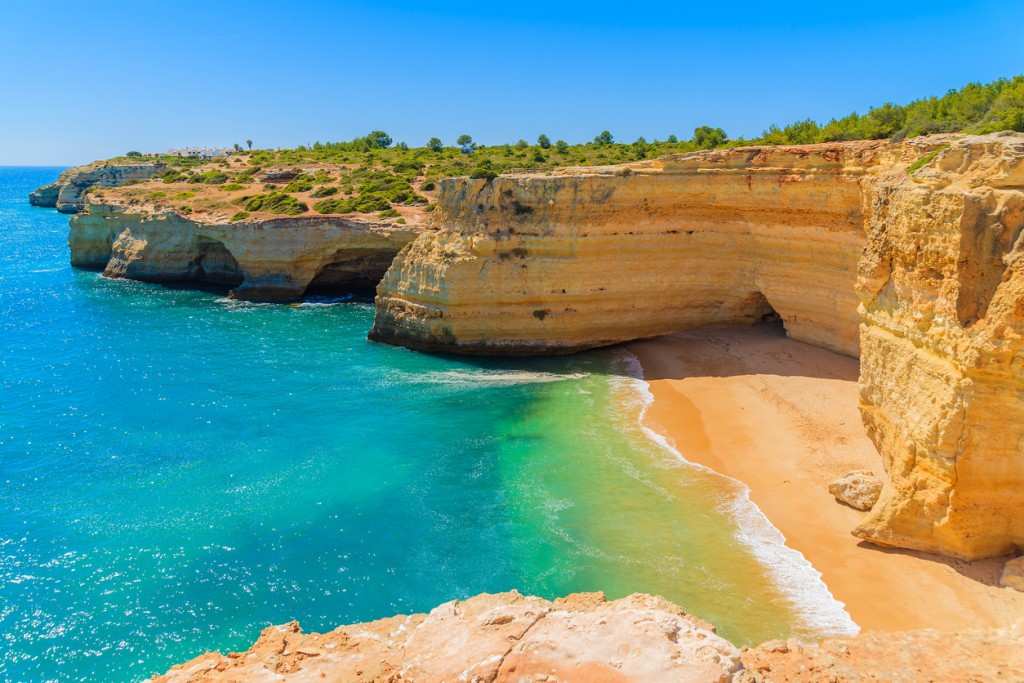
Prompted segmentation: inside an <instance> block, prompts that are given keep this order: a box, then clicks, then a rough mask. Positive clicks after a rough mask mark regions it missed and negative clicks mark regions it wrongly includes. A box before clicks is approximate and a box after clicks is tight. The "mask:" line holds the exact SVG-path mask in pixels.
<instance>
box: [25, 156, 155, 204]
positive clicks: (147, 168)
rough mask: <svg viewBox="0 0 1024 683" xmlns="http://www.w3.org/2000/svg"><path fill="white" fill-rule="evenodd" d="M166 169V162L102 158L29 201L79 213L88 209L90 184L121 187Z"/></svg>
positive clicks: (67, 173)
mask: <svg viewBox="0 0 1024 683" xmlns="http://www.w3.org/2000/svg"><path fill="white" fill-rule="evenodd" d="M166 170H167V167H166V166H165V165H164V164H162V163H157V162H144V161H140V162H132V163H129V162H124V163H119V162H109V161H99V162H95V163H92V164H86V165H85V166H75V167H74V168H69V169H68V170H66V171H64V172H63V173H61V174H60V177H59V178H58V179H57V180H56V181H55V182H52V183H50V184H49V185H43V186H42V187H40V188H38V189H36V190H35V191H33V192H31V193H30V194H29V196H28V201H29V203H30V204H32V205H33V206H47V207H56V208H57V211H59V212H61V213H78V212H79V211H84V210H85V191H86V190H88V189H89V188H90V187H93V186H98V187H117V186H120V185H124V184H125V183H129V182H140V181H144V180H149V179H150V178H152V177H153V176H155V175H157V174H158V173H163V172H164V171H166Z"/></svg>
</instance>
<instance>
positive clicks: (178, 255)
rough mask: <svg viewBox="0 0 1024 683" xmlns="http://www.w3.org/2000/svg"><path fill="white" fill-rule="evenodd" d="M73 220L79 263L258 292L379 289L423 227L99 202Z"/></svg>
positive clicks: (72, 241) (237, 293)
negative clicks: (216, 214) (240, 217)
mask: <svg viewBox="0 0 1024 683" xmlns="http://www.w3.org/2000/svg"><path fill="white" fill-rule="evenodd" d="M100 201H101V200H97V199H92V198H90V200H89V203H88V211H87V212H85V213H79V214H78V215H76V216H74V217H72V218H71V220H70V230H69V236H68V244H69V246H70V248H71V264H72V265H74V266H79V267H91V268H102V269H103V273H104V275H106V276H108V277H115V278H130V279H134V280H144V281H149V282H198V283H214V284H221V285H227V286H229V287H232V296H233V297H236V298H239V299H248V300H253V301H292V300H294V299H297V298H298V297H300V296H302V295H303V294H304V293H306V292H307V291H308V290H316V289H342V288H344V289H365V290H368V291H369V290H371V289H372V288H373V287H374V286H376V284H377V283H378V282H379V281H380V278H381V277H382V276H383V274H384V272H385V271H386V270H387V269H388V266H389V265H390V264H391V261H392V260H393V259H394V257H395V255H396V254H397V253H398V251H399V250H400V249H401V248H402V247H403V246H404V245H406V244H408V243H410V242H411V241H412V240H413V239H414V238H415V237H416V234H417V232H418V230H417V229H415V228H406V227H403V226H400V225H395V224H393V223H388V222H384V221H374V220H372V219H358V218H342V217H333V216H332V217H328V216H295V217H291V216H289V217H280V218H273V219H270V220H252V221H235V222H229V221H227V220H216V219H214V218H212V217H205V219H201V218H198V217H197V218H195V219H193V218H190V217H189V216H187V215H182V214H180V213H178V212H176V211H173V210H163V211H160V210H154V209H152V208H151V207H145V206H141V207H130V206H122V205H118V204H110V203H100Z"/></svg>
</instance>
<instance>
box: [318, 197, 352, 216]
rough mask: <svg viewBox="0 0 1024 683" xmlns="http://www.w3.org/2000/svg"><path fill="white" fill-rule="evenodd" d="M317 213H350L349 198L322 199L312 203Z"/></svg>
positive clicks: (350, 202) (350, 201) (350, 203)
mask: <svg viewBox="0 0 1024 683" xmlns="http://www.w3.org/2000/svg"><path fill="white" fill-rule="evenodd" d="M313 210H314V211H316V212H317V213H352V211H353V208H352V200H351V199H324V200H323V201H319V202H317V203H316V204H314V205H313Z"/></svg>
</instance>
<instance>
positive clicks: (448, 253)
mask: <svg viewBox="0 0 1024 683" xmlns="http://www.w3.org/2000/svg"><path fill="white" fill-rule="evenodd" d="M883 150H884V145H882V144H881V143H857V144H848V145H826V146H817V147H800V148H784V147H775V148H764V149H742V150H729V151H720V152H707V153H700V154H692V155H680V156H676V157H669V158H666V159H661V160H657V161H652V162H644V163H638V164H632V165H628V166H622V167H607V168H588V169H577V170H566V171H562V172H558V173H555V174H553V175H522V176H499V177H498V178H496V179H494V180H492V181H487V180H468V179H464V178H460V179H452V180H445V181H444V182H443V183H442V185H441V192H440V195H439V201H438V210H437V212H436V219H435V225H437V226H438V227H440V228H441V230H439V231H438V232H436V233H432V234H429V235H424V236H423V237H422V238H421V239H420V240H419V241H418V242H417V243H416V244H415V245H414V247H413V248H412V249H411V250H410V251H408V252H406V253H405V254H403V255H402V256H401V257H400V258H399V259H398V260H396V262H395V264H394V266H393V267H392V268H391V270H390V271H389V272H388V275H387V277H386V278H385V280H384V282H383V284H382V286H381V288H380V290H379V296H378V301H377V317H376V320H375V322H374V326H373V331H372V332H371V337H372V338H374V339H378V340H383V341H393V342H397V343H400V344H405V345H408V346H412V347H415V348H423V349H436V350H450V351H458V352H464V353H513V354H514V353H526V354H530V353H551V352H569V351H576V350H579V349H585V348H589V347H594V346H601V345H606V344H612V343H615V342H620V341H626V340H631V339H637V338H642V337H653V336H657V335H660V334H665V333H667V332H672V331H676V330H680V329H686V328H690V327H698V326H702V325H710V324H715V325H721V324H729V323H750V322H756V321H758V320H760V319H761V318H763V317H764V316H766V315H770V314H772V313H773V312H777V313H778V314H779V315H781V316H782V319H783V320H784V321H785V323H786V329H787V331H788V332H789V334H790V336H792V337H793V338H795V339H799V340H801V341H807V342H810V343H813V344H818V345H821V346H825V347H827V348H830V349H833V350H836V351H840V352H842V353H846V354H850V355H855V354H856V353H857V344H858V341H857V339H858V333H857V327H858V324H859V322H860V317H859V315H858V314H857V298H856V294H855V293H854V282H855V280H856V276H857V258H858V255H859V253H860V250H861V249H862V248H863V245H864V243H865V234H864V214H863V211H864V209H863V201H862V192H861V183H862V180H863V178H864V176H865V174H866V173H868V172H869V170H870V169H871V168H872V167H875V166H877V165H878V163H879V156H880V153H881V152H882V151H883Z"/></svg>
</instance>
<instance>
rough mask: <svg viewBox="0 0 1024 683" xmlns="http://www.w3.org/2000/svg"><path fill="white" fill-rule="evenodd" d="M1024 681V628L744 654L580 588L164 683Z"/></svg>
mask: <svg viewBox="0 0 1024 683" xmlns="http://www.w3.org/2000/svg"><path fill="white" fill-rule="evenodd" d="M1022 676H1024V634H1022V632H1021V630H1020V628H1019V627H1010V628H1007V629H1002V630H992V631H972V632H965V633H943V634H939V633H936V632H934V631H918V632H905V633H885V634H862V635H860V636H857V637H855V638H833V639H829V640H826V641H824V642H822V643H820V644H813V643H806V644H805V643H799V642H797V641H796V640H789V641H785V642H784V641H771V642H768V643H765V644H763V645H761V646H759V647H757V648H752V649H747V648H743V649H738V648H736V647H735V646H733V645H732V644H730V643H729V642H728V641H726V640H724V639H723V638H721V637H719V636H718V635H716V634H715V632H714V628H713V627H712V626H711V625H709V624H707V623H705V622H703V621H701V620H700V619H697V618H695V617H693V616H691V615H689V614H687V613H686V612H685V611H684V610H683V609H681V608H679V607H678V606H676V605H674V604H672V603H670V602H668V601H667V600H665V599H663V598H660V597H652V596H649V595H631V596H629V597H628V598H622V599H621V600H615V601H613V602H606V601H605V599H604V596H603V595H602V594H600V593H579V594H575V595H570V596H569V597H567V598H561V599H558V600H555V601H554V602H548V601H546V600H542V599H540V598H534V597H523V596H522V595H520V594H519V593H516V592H515V591H512V592H510V593H500V594H497V595H487V594H483V595H478V596H476V597H474V598H470V599H469V600H465V601H459V600H455V601H452V602H449V603H445V604H443V605H441V606H439V607H437V608H435V609H434V610H432V611H431V612H430V613H429V614H413V615H410V616H396V617H391V618H389V619H381V620H379V621H374V622H371V623H367V624H353V625H351V626H341V627H339V628H337V629H335V630H334V631H331V632H329V633H325V634H317V633H308V634H306V633H303V632H302V631H301V629H300V628H299V625H298V624H297V623H296V622H291V623H289V624H285V625H282V626H271V627H270V628H267V629H266V630H264V631H263V633H262V635H261V636H260V638H259V640H258V641H257V642H256V643H255V644H254V645H253V646H252V647H251V648H250V649H249V650H248V651H247V652H232V653H229V654H227V655H222V654H219V653H207V654H204V655H201V656H199V657H196V658H195V659H193V660H192V661H190V662H186V663H184V664H179V665H177V666H175V667H173V668H172V669H171V670H170V671H168V672H167V673H166V674H164V675H162V676H154V677H153V680H155V681H159V682H160V683H177V682H184V681H188V682H189V683H214V682H217V681H225V682H227V681H243V680H244V681H248V680H263V679H267V680H270V679H272V680H280V681H314V680H333V681H353V682H355V681H360V682H365V683H369V682H371V681H373V682H381V683H383V682H385V681H387V682H397V681H415V682H419V683H428V682H430V683H433V682H438V681H456V680H461V681H507V682H509V683H511V682H513V681H549V682H551V683H553V682H556V681H609V682H615V683H627V682H629V681H637V682H638V683H639V682H643V683H647V682H649V681H693V682H695V683H696V682H701V683H703V682H708V683H712V682H714V683H724V682H726V681H736V682H737V683H739V682H746V683H754V682H757V683H761V682H767V681H775V682H781V681H807V682H808V683H810V682H812V681H813V682H817V681H825V680H835V681H905V682H911V681H913V682H916V681H921V680H941V681H962V680H1009V679H1015V678H1019V677H1022Z"/></svg>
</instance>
